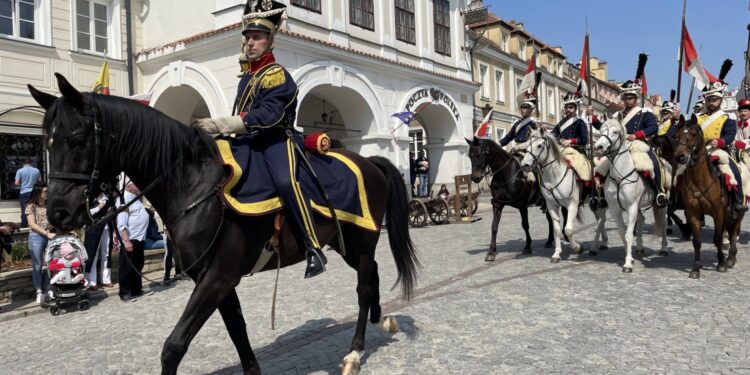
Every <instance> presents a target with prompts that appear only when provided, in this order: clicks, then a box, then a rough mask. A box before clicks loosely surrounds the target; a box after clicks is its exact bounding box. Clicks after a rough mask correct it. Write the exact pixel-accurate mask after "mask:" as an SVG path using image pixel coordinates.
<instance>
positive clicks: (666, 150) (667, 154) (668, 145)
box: [651, 122, 690, 240]
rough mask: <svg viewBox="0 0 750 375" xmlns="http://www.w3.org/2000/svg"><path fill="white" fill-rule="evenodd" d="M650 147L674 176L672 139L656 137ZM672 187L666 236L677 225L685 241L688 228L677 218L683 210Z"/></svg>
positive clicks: (688, 233) (675, 164) (673, 146)
mask: <svg viewBox="0 0 750 375" xmlns="http://www.w3.org/2000/svg"><path fill="white" fill-rule="evenodd" d="M672 126H678V123H676V122H675V123H674V124H673V125H672ZM651 145H652V146H653V148H654V149H655V151H656V153H657V154H658V155H659V156H661V157H662V158H664V159H665V160H667V161H668V162H669V163H670V164H671V165H672V171H673V174H674V171H675V170H676V169H675V167H677V163H676V161H675V158H674V151H675V148H676V146H675V140H674V138H673V137H670V136H668V135H666V134H665V135H657V136H654V138H652V139H651ZM674 185H675V184H672V192H671V194H670V196H671V197H672V202H671V203H670V204H669V206H667V234H671V233H672V228H671V226H672V223H673V222H674V223H676V224H677V227H678V228H680V233H681V234H682V238H683V239H686V240H687V239H690V226H689V225H688V224H687V223H685V222H683V221H682V219H680V217H679V216H677V210H679V209H684V208H683V207H682V202H681V201H679V200H678V199H679V192H678V190H677V188H676V187H675V186H674Z"/></svg>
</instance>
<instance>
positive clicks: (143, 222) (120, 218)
mask: <svg viewBox="0 0 750 375" xmlns="http://www.w3.org/2000/svg"><path fill="white" fill-rule="evenodd" d="M139 192H140V191H139V190H138V187H137V186H135V184H133V183H132V182H131V183H128V185H127V186H126V187H125V195H124V198H125V199H124V203H121V202H118V206H119V205H122V204H128V203H130V202H131V201H133V200H135V199H136V196H137V194H139ZM147 228H148V213H147V212H146V208H145V207H144V206H143V203H142V202H141V201H140V200H137V201H135V202H134V203H133V204H131V205H130V206H129V207H128V209H127V210H125V211H123V212H121V213H120V214H119V215H117V230H118V231H119V232H120V237H121V238H122V242H123V244H124V248H123V249H121V250H120V268H119V270H120V300H122V301H123V302H128V301H131V300H133V299H135V298H137V297H138V296H141V295H143V283H142V280H141V272H142V271H143V262H144V254H143V249H144V240H145V238H146V230H147Z"/></svg>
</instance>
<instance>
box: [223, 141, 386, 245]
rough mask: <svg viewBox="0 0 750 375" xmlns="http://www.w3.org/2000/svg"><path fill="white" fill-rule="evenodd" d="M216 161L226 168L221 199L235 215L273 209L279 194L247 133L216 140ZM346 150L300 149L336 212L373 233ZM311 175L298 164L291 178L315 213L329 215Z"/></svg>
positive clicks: (358, 174)
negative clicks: (323, 153) (317, 151)
mask: <svg viewBox="0 0 750 375" xmlns="http://www.w3.org/2000/svg"><path fill="white" fill-rule="evenodd" d="M216 144H217V146H218V148H219V156H220V157H221V162H222V164H224V165H225V166H226V167H227V168H228V170H229V174H228V178H227V180H226V181H225V182H224V184H223V186H222V194H221V196H222V198H223V200H224V201H225V202H226V204H227V205H229V207H231V208H232V210H234V211H235V212H237V213H239V214H241V215H248V216H255V215H264V214H268V213H271V212H275V211H279V210H281V209H282V208H283V206H284V202H283V201H282V200H281V199H280V198H279V196H278V194H277V191H276V186H275V185H274V183H273V180H272V179H271V174H270V173H271V172H270V170H269V169H268V168H267V166H266V163H265V162H264V159H263V155H262V153H261V152H260V151H258V150H257V149H255V148H254V147H253V143H252V138H251V137H239V138H229V139H218V140H216ZM347 154H348V152H347V151H346V150H339V151H330V152H328V153H327V154H325V155H319V154H313V153H310V152H306V153H305V156H306V157H307V159H308V160H309V161H310V164H311V165H312V167H313V169H314V170H315V174H316V175H317V176H318V178H319V179H320V182H321V184H322V185H323V188H324V189H325V191H326V193H328V197H329V199H330V200H331V203H332V205H333V207H334V209H335V210H336V216H337V217H338V219H339V220H341V221H346V222H349V223H352V224H354V225H357V226H359V227H361V228H363V229H367V230H370V231H379V230H380V225H379V223H375V221H374V220H373V219H372V215H371V213H370V209H369V206H368V201H367V193H366V191H365V186H364V181H363V178H362V172H361V171H360V169H359V166H358V165H357V164H356V163H355V162H354V161H352V160H351V159H350V158H349V157H348V156H347ZM313 178H314V177H313V176H312V175H311V174H310V172H309V171H308V170H307V168H306V167H305V166H304V165H303V164H302V162H301V161H300V163H299V164H298V171H297V180H298V181H299V183H300V186H301V187H302V191H303V192H305V193H306V194H307V195H308V198H309V199H310V206H311V207H312V209H313V210H314V211H315V212H317V213H318V214H320V215H322V216H324V217H327V218H330V217H331V213H330V209H329V208H328V206H327V205H326V203H325V200H324V199H323V197H322V195H321V194H320V192H319V190H318V188H317V186H316V184H315V181H314V180H313Z"/></svg>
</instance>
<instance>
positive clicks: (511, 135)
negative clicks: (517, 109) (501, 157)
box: [500, 119, 535, 146]
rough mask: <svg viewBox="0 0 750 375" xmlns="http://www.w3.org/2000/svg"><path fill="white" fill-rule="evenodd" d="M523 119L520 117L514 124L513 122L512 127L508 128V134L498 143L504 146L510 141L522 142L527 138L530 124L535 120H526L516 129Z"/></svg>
mask: <svg viewBox="0 0 750 375" xmlns="http://www.w3.org/2000/svg"><path fill="white" fill-rule="evenodd" d="M523 121H524V119H521V120H519V121H517V122H516V123H515V124H513V127H511V128H510V131H509V132H508V134H506V135H505V137H503V139H501V140H500V145H502V146H505V145H507V144H508V143H510V141H515V142H516V143H523V142H526V141H528V140H529V133H530V132H531V126H532V125H534V123H535V121H534V120H531V121H528V122H527V123H526V124H524V125H523V127H521V128H520V129H518V128H517V127H518V125H519V124H520V123H522V122H523Z"/></svg>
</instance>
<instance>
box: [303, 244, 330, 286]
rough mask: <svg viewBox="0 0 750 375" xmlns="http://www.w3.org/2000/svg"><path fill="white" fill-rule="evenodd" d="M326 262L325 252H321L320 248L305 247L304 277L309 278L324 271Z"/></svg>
mask: <svg viewBox="0 0 750 375" xmlns="http://www.w3.org/2000/svg"><path fill="white" fill-rule="evenodd" d="M326 263H328V259H327V258H326V256H325V254H323V251H322V250H320V249H313V248H311V247H308V248H307V267H306V268H305V278H306V279H309V278H311V277H315V276H318V275H320V274H321V273H323V272H325V270H326Z"/></svg>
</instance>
